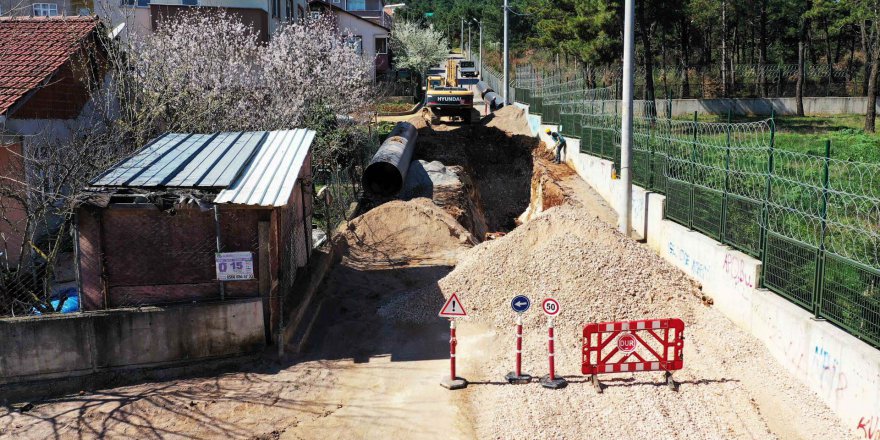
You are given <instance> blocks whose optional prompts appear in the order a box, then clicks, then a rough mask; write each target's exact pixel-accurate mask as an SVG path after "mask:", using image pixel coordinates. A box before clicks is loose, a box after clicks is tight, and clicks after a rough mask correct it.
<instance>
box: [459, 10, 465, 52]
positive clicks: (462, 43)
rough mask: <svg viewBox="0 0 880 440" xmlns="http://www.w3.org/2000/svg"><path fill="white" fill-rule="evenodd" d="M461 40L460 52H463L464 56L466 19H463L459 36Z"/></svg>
mask: <svg viewBox="0 0 880 440" xmlns="http://www.w3.org/2000/svg"><path fill="white" fill-rule="evenodd" d="M459 35H460V36H461V38H459V43H460V44H459V45H458V46H459V50H461V53H462V55H463V54H464V17H461V33H460V34H459Z"/></svg>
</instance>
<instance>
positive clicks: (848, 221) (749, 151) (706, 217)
mask: <svg viewBox="0 0 880 440" xmlns="http://www.w3.org/2000/svg"><path fill="white" fill-rule="evenodd" d="M517 75H518V78H519V79H518V85H519V87H520V88H521V89H522V92H521V93H517V97H518V100H519V101H520V102H522V103H524V104H528V105H529V106H530V108H531V112H532V113H538V112H537V111H535V110H539V112H540V114H541V115H542V119H543V121H544V122H545V123H548V124H559V125H561V127H560V131H561V132H562V133H563V134H564V135H565V136H569V137H574V138H580V151H581V152H582V153H586V154H590V155H593V156H597V157H601V158H604V159H608V160H611V161H613V163H614V166H615V167H616V168H617V169H620V162H619V159H620V125H621V120H620V102H619V101H617V100H616V99H615V97H614V96H613V90H614V87H608V88H599V89H595V88H594V89H589V88H588V84H587V81H584V80H582V79H578V78H562V77H560V76H559V75H554V74H545V73H543V72H538V71H535V70H533V69H530V68H523V69H517ZM657 110H660V111H659V112H658V111H657ZM663 110H664V106H662V105H661V106H658V108H657V109H655V108H653V107H649V106H647V105H644V104H643V105H642V106H641V107H637V108H636V109H635V112H634V115H635V117H634V127H633V152H632V168H631V169H632V175H633V182H634V183H635V184H637V185H639V186H642V187H644V188H647V189H650V190H652V191H655V192H658V193H662V194H665V195H666V209H665V213H666V217H667V218H668V219H670V220H673V221H675V222H677V223H680V224H682V225H684V226H686V227H688V228H690V229H693V230H697V231H700V232H701V233H703V234H705V235H707V236H710V237H712V238H714V239H716V240H718V241H719V242H721V243H724V244H727V245H729V246H731V247H734V248H736V249H739V250H741V251H743V252H745V253H747V254H749V255H752V256H754V257H756V258H759V259H761V261H762V264H763V274H762V285H763V287H766V288H768V289H770V290H772V291H774V292H776V293H778V294H780V295H782V296H783V297H785V298H787V299H789V300H790V301H792V302H793V303H795V304H797V305H798V306H800V307H803V308H804V309H806V310H808V311H810V312H811V313H813V314H814V315H815V316H816V317H819V318H825V319H827V320H828V321H831V322H833V323H834V324H837V325H838V326H840V327H842V328H844V329H846V330H847V331H849V332H850V333H852V334H853V335H854V336H856V337H859V338H861V339H863V340H865V341H866V342H868V343H869V344H872V345H874V346H876V347H880V164H878V163H857V162H851V161H844V160H838V159H835V158H834V157H833V156H832V154H831V146H830V144H829V145H827V146H826V149H825V152H824V154H820V155H814V154H806V153H798V152H793V151H786V150H779V149H775V148H774V135H775V123H774V120H773V119H772V118H771V119H767V120H764V121H758V122H749V123H705V122H698V121H697V120H696V117H695V118H694V119H693V120H676V119H671V118H669V117H668V114H669V113H668V111H663ZM658 113H660V114H658ZM662 113H665V114H666V115H663V114H662Z"/></svg>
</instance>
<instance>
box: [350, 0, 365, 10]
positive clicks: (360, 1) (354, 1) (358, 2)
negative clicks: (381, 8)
mask: <svg viewBox="0 0 880 440" xmlns="http://www.w3.org/2000/svg"><path fill="white" fill-rule="evenodd" d="M348 10H349V11H366V10H367V0H348Z"/></svg>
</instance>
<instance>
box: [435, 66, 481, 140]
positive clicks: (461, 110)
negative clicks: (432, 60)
mask: <svg viewBox="0 0 880 440" xmlns="http://www.w3.org/2000/svg"><path fill="white" fill-rule="evenodd" d="M458 69H459V66H458V62H456V60H455V59H452V58H450V59H448V60H446V75H445V76H440V75H429V76H428V78H427V80H426V85H425V91H426V92H425V107H428V108H430V109H431V111H432V112H434V115H436V116H438V117H442V116H449V117H451V118H453V119H454V118H456V117H458V118H461V120H462V121H464V122H465V123H468V124H470V123H471V118H472V116H473V110H474V92H471V91H470V90H468V89H467V88H465V87H461V86H459V85H458Z"/></svg>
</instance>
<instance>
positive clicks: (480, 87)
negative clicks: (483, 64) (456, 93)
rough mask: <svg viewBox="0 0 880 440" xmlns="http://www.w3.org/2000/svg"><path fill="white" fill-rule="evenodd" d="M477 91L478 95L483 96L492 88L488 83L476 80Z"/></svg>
mask: <svg viewBox="0 0 880 440" xmlns="http://www.w3.org/2000/svg"><path fill="white" fill-rule="evenodd" d="M477 91H478V92H480V96H482V97H483V98H485V97H486V93H489V92H492V91H493V90H492V88H491V87H489V84H486V82H485V81H478V82H477Z"/></svg>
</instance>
